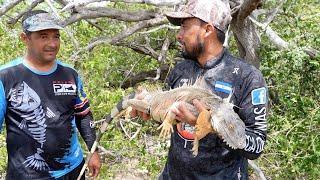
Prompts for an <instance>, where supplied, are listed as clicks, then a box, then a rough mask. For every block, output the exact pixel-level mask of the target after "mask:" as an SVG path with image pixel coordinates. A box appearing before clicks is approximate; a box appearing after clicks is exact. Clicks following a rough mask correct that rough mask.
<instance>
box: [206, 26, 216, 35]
mask: <svg viewBox="0 0 320 180" xmlns="http://www.w3.org/2000/svg"><path fill="white" fill-rule="evenodd" d="M205 30H206V34H205V37H209V36H211V35H213V33H215V31H216V29H215V28H214V27H213V26H212V25H210V24H206V25H205Z"/></svg>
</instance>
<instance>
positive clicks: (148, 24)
mask: <svg viewBox="0 0 320 180" xmlns="http://www.w3.org/2000/svg"><path fill="white" fill-rule="evenodd" d="M166 22H167V19H166V18H165V17H159V18H154V19H150V20H147V21H141V22H139V23H137V24H135V25H133V26H132V27H131V28H128V29H125V30H124V31H122V32H121V33H119V34H117V35H116V36H114V37H112V38H107V37H102V38H99V39H97V40H95V41H93V42H92V43H90V44H89V45H88V46H87V47H85V48H83V49H81V50H79V51H77V52H76V53H75V54H74V55H72V56H73V58H72V59H75V57H76V56H77V55H78V54H79V53H81V52H83V51H88V50H89V51H90V50H92V49H93V48H94V47H96V46H98V45H100V44H111V45H113V44H115V43H116V42H118V41H121V40H122V39H124V38H126V37H128V36H130V35H132V34H133V33H135V32H137V31H139V30H141V29H143V28H148V27H152V26H157V25H161V24H164V23H166Z"/></svg>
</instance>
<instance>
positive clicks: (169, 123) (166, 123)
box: [158, 110, 176, 138]
mask: <svg viewBox="0 0 320 180" xmlns="http://www.w3.org/2000/svg"><path fill="white" fill-rule="evenodd" d="M175 117H176V115H175V114H174V113H173V112H172V111H170V110H169V112H168V113H167V114H166V116H165V119H164V120H163V122H162V124H161V125H160V126H159V127H158V130H159V129H161V132H160V135H159V136H160V138H167V137H168V136H170V134H171V133H173V124H174V123H175Z"/></svg>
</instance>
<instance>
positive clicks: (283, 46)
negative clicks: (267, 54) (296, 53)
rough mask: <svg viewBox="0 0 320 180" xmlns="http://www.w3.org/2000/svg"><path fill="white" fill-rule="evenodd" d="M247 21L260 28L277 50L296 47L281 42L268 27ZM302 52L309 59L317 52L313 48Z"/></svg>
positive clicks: (305, 48) (254, 20)
mask: <svg viewBox="0 0 320 180" xmlns="http://www.w3.org/2000/svg"><path fill="white" fill-rule="evenodd" d="M249 19H250V20H251V21H252V22H253V23H254V24H255V25H256V26H258V27H259V28H261V29H262V30H263V31H265V33H266V36H267V37H268V39H269V41H270V42H271V43H272V44H274V45H275V46H276V47H277V48H278V49H288V48H289V47H296V45H293V44H289V43H288V42H286V41H285V40H283V39H282V38H281V37H280V36H279V35H278V34H277V33H276V32H275V31H274V30H272V28H271V27H270V26H269V25H266V24H262V23H260V22H258V21H257V20H256V19H254V18H253V17H249ZM267 23H268V22H267ZM302 49H303V51H304V52H305V53H306V54H308V56H309V57H311V58H315V57H316V56H317V55H318V54H319V51H318V50H316V49H314V48H310V47H309V48H307V47H304V48H302Z"/></svg>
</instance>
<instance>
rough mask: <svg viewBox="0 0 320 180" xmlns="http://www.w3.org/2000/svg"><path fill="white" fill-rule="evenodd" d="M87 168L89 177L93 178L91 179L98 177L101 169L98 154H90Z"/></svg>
mask: <svg viewBox="0 0 320 180" xmlns="http://www.w3.org/2000/svg"><path fill="white" fill-rule="evenodd" d="M88 168H89V175H90V176H91V177H93V179H95V178H96V177H97V176H98V174H99V172H100V168H101V163H100V156H99V154H98V152H94V153H93V154H92V157H91V159H90V161H89V163H88Z"/></svg>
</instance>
